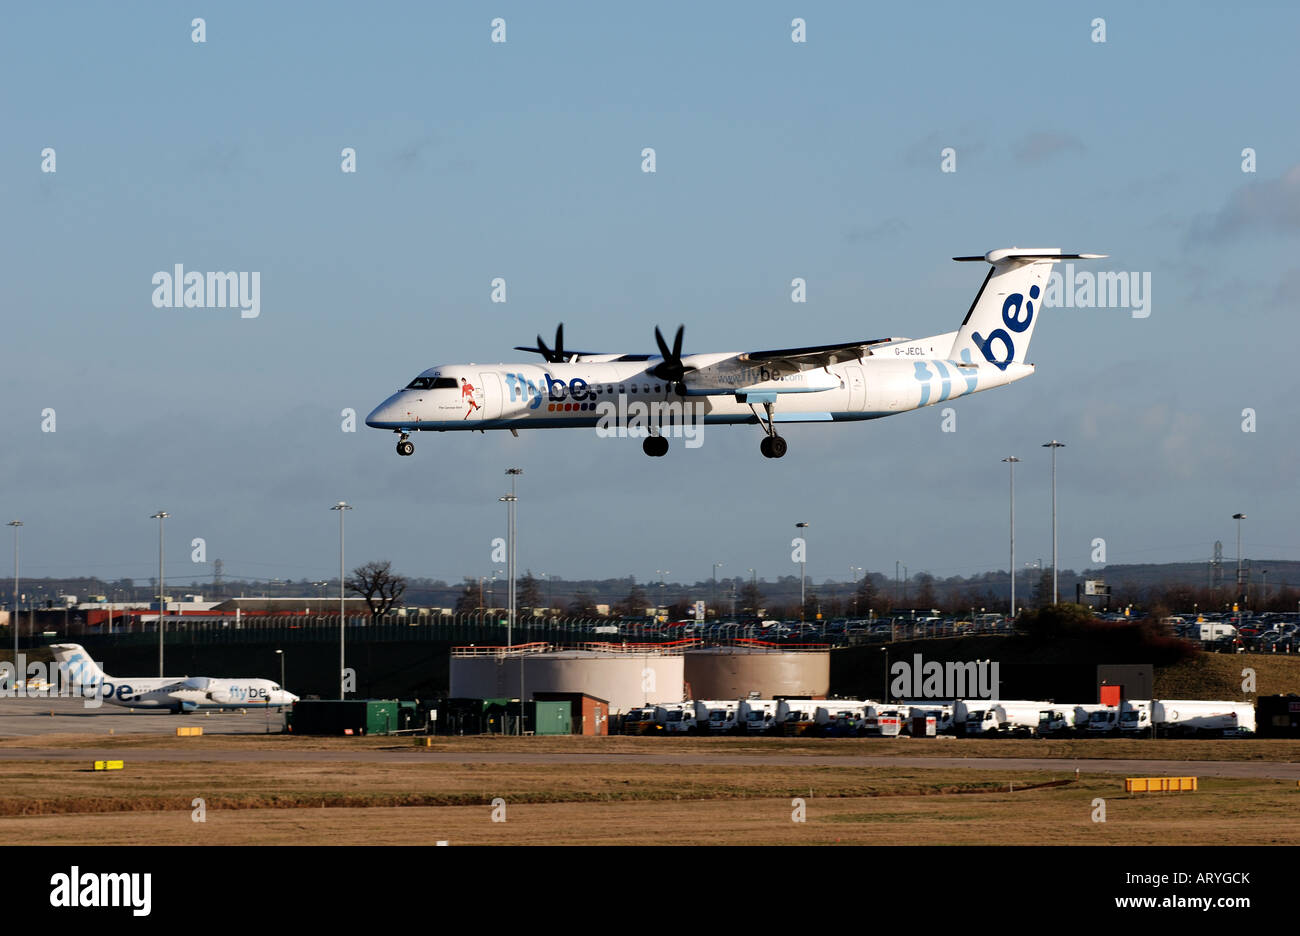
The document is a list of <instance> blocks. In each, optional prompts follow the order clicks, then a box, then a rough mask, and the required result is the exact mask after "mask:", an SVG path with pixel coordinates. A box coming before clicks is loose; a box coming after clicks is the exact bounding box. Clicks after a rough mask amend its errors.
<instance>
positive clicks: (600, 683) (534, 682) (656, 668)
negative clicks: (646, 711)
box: [450, 650, 683, 713]
mask: <svg viewBox="0 0 1300 936" xmlns="http://www.w3.org/2000/svg"><path fill="white" fill-rule="evenodd" d="M521 662H522V664H523V668H524V672H523V679H524V682H523V691H524V698H525V699H528V698H532V694H533V693H534V692H585V693H586V694H587V695H591V696H595V697H596V698H598V699H604V700H605V701H607V702H608V703H609V708H610V711H611V712H613V713H621V712H626V711H628V710H630V709H633V708H638V707H640V706H643V705H656V704H658V703H661V702H680V701H682V665H683V664H682V657H681V656H680V655H669V654H658V653H601V652H598V651H592V650H561V651H555V652H551V653H504V654H499V655H498V654H487V655H479V656H460V655H457V654H456V653H455V652H454V651H453V654H452V657H451V674H450V675H451V679H450V695H451V697H452V698H459V699H502V698H504V699H517V698H519V690H520V685H519V675H520V674H519V666H520V663H521Z"/></svg>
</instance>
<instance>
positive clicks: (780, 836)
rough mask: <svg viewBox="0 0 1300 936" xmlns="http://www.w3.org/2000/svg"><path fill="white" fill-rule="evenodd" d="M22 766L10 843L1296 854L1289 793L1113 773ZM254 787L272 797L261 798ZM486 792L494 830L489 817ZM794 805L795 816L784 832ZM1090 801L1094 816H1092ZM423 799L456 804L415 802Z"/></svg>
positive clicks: (1272, 786)
mask: <svg viewBox="0 0 1300 936" xmlns="http://www.w3.org/2000/svg"><path fill="white" fill-rule="evenodd" d="M24 766H25V770H24V771H17V770H10V769H7V770H3V771H0V784H2V785H3V788H4V789H5V790H6V791H7V792H6V794H5V796H4V797H3V802H4V804H5V808H6V809H9V808H11V807H12V806H13V805H16V804H17V803H19V802H24V803H26V805H27V806H28V807H29V808H33V809H35V808H39V809H42V810H46V812H45V814H42V815H39V816H33V815H31V814H27V815H21V816H16V817H11V818H4V819H0V832H3V833H4V840H5V841H6V842H9V843H13V844H17V843H56V842H66V843H73V842H76V843H80V842H94V843H102V844H145V843H148V844H164V845H185V844H190V845H206V844H221V845H247V844H287V843H294V844H335V845H345V844H379V843H382V844H430V843H431V842H433V841H435V840H439V839H445V840H448V841H450V842H451V843H452V844H516V845H517V844H570V845H577V844H664V845H736V844H772V845H778V844H874V845H903V844H913V845H914V844H989V843H991V844H1008V845H1011V844H1096V845H1103V844H1155V843H1161V844H1247V843H1249V844H1279V845H1281V844H1287V845H1294V844H1300V824H1297V823H1295V822H1294V821H1293V817H1294V812H1295V808H1296V806H1297V800H1296V797H1297V795H1300V793H1298V791H1297V790H1296V789H1295V788H1294V786H1291V787H1288V786H1287V785H1286V784H1284V783H1282V782H1281V781H1264V780H1213V779H1210V780H1206V781H1203V782H1202V784H1201V787H1202V788H1201V790H1200V792H1197V793H1182V794H1163V795H1159V794H1147V795H1128V794H1125V793H1123V786H1122V781H1120V780H1119V779H1118V778H1110V777H1087V778H1085V779H1083V780H1081V781H1077V782H1075V781H1069V780H1067V781H1066V782H1065V783H1064V784H1063V785H1059V786H1049V787H1042V788H1038V789H1026V790H1019V785H1020V784H1021V783H1030V782H1032V781H1041V780H1043V779H1044V778H1045V777H1048V776H1049V775H1047V774H1045V773H1039V774H1020V775H1011V774H1006V773H982V772H981V774H979V775H972V774H971V772H969V771H964V770H962V771H946V772H945V771H924V772H920V771H918V772H916V773H914V774H908V773H907V772H905V771H897V770H869V769H866V770H864V769H852V768H847V769H846V768H835V767H824V768H807V767H790V768H776V769H763V770H744V771H738V770H735V769H732V770H724V769H718V768H685V769H684V768H681V767H653V768H652V767H633V768H626V767H619V768H615V767H610V768H602V769H593V768H591V767H589V766H577V765H547V766H538V767H536V768H523V769H518V768H516V767H514V766H512V767H511V769H510V770H508V771H503V770H501V769H499V768H492V767H485V766H482V765H463V766H462V765H417V766H405V765H402V766H392V765H384V766H377V765H373V764H367V765H334V766H329V767H327V766H324V765H322V766H312V767H303V766H302V765H295V766H294V767H293V768H292V769H291V771H286V769H285V766H284V765H282V764H280V765H262V764H256V765H248V764H241V765H239V766H240V769H239V770H238V771H237V772H229V771H228V773H227V774H225V775H223V774H221V773H219V772H214V771H213V770H212V768H214V767H216V768H218V769H221V768H227V767H228V765H213V764H165V765H164V764H153V765H147V766H144V765H142V766H140V767H139V768H132V769H130V770H129V771H128V772H124V773H123V774H100V775H93V774H85V773H77V772H76V771H75V769H74V768H71V767H69V765H66V764H50V763H46V764H39V765H35V764H33V765H24ZM236 774H237V775H236ZM1052 779H1060V778H1059V777H1058V778H1052ZM1008 783H1015V784H1016V786H1017V792H1007V789H1008ZM268 788H270V789H274V790H276V792H275V793H273V794H272V793H267V792H259V791H264V790H266V789H268ZM498 796H499V797H501V798H503V799H504V800H505V801H506V804H507V805H506V820H507V821H505V822H493V821H491V818H492V813H493V807H492V805H491V802H492V799H494V798H495V797H498ZM194 797H203V799H204V800H205V803H206V806H205V808H206V821H205V822H203V823H196V822H193V821H192V819H191V812H192V809H193V806H192V801H193V799H194ZM795 797H798V798H800V799H802V800H804V802H805V808H806V821H805V822H803V823H796V822H792V821H791V816H792V812H793V809H794V806H795V805H796V804H794V802H793V800H794V798H795ZM1097 797H1103V798H1105V800H1106V811H1107V815H1106V819H1107V821H1106V822H1105V823H1096V822H1093V821H1092V816H1093V813H1094V810H1095V806H1094V805H1093V803H1094V800H1095V799H1096V798H1097ZM425 800H436V801H437V802H438V803H439V804H458V805H418V804H420V803H421V802H423V801H425ZM403 804H405V805H403ZM290 805H292V806H294V807H295V808H287V807H288V806H290ZM322 806H326V807H330V808H321V807H322ZM397 806H402V808H395V807H397ZM69 808H71V809H75V810H76V812H51V810H57V809H69ZM124 810H130V812H129V813H128V812H124Z"/></svg>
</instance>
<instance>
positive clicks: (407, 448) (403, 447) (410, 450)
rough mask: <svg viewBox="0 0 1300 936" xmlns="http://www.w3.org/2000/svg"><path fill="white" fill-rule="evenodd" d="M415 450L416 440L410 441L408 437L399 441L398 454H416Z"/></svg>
mask: <svg viewBox="0 0 1300 936" xmlns="http://www.w3.org/2000/svg"><path fill="white" fill-rule="evenodd" d="M414 452H415V443H414V442H408V441H407V440H406V439H403V440H402V441H401V442H398V443H397V454H398V455H403V456H406V455H412V454H414Z"/></svg>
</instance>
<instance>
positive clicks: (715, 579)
mask: <svg viewBox="0 0 1300 936" xmlns="http://www.w3.org/2000/svg"><path fill="white" fill-rule="evenodd" d="M720 565H725V563H722V562H715V563H713V591H712V592H711V593H710V594H709V603H710V604H712V605H713V616H714V617H715V618H716V617H717V616H718V566H720ZM704 617H705V618H706V619H707V618H708V615H707V614H705V615H704Z"/></svg>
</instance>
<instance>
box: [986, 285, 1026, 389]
mask: <svg viewBox="0 0 1300 936" xmlns="http://www.w3.org/2000/svg"><path fill="white" fill-rule="evenodd" d="M1038 292H1039V290H1038V287H1037V286H1030V287H1029V299H1028V300H1026V299H1025V297H1024V296H1023V295H1021V294H1020V293H1012V294H1011V295H1009V296H1007V299H1006V301H1005V302H1003V303H1002V324H1004V325H1006V328H995V329H993V331H991V332H989V336H988V337H987V338H985V337H983V336H982V335H981V334H980V333H979V332H974V333H973V334H972V335H971V338H972V339H973V340H974V342H975V347H977V348H979V349H980V352H981V353H982V354H983V355H984V359H985V360H987V361H988V362H989V363H990V364H992V365H993V366H994V367H996V368H997V369H998V370H1006V369H1007V365H1008V364H1010V363H1011V362H1012V361H1014V360H1015V359H1016V343H1015V340H1014V339H1013V338H1012V337H1011V333H1012V332H1015V333H1016V334H1017V335H1019V334H1021V333H1022V332H1025V331H1027V330H1028V329H1029V326H1030V325H1032V324H1033V322H1034V303H1033V300H1035V299H1037V298H1038ZM1022 311H1023V312H1024V317H1023V318H1022V317H1021V315H1020V313H1021V312H1022ZM994 342H998V343H1000V347H999V348H998V350H999V351H1002V352H1005V357H1002V358H1001V359H999V358H998V356H997V355H996V354H994Z"/></svg>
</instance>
